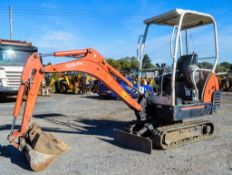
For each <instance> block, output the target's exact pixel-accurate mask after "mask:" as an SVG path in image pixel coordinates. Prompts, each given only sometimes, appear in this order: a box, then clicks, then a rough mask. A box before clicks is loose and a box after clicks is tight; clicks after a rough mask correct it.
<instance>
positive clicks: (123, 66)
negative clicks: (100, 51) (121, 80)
mask: <svg viewBox="0 0 232 175" xmlns="http://www.w3.org/2000/svg"><path fill="white" fill-rule="evenodd" d="M107 62H108V63H109V64H110V65H111V66H113V67H114V68H115V69H117V70H119V71H125V70H136V69H138V66H139V63H138V61H137V59H136V57H124V58H121V59H118V60H116V59H113V58H108V59H107Z"/></svg>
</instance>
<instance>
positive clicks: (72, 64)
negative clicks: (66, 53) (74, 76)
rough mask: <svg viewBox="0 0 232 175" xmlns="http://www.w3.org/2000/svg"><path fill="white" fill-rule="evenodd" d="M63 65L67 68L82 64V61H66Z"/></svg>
mask: <svg viewBox="0 0 232 175" xmlns="http://www.w3.org/2000/svg"><path fill="white" fill-rule="evenodd" d="M65 66H66V67H68V68H72V67H77V66H83V62H75V63H67V64H66V65H65Z"/></svg>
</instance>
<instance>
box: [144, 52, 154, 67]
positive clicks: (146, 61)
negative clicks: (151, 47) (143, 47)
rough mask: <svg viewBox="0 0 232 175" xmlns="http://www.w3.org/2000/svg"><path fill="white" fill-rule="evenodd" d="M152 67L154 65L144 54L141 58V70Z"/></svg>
mask: <svg viewBox="0 0 232 175" xmlns="http://www.w3.org/2000/svg"><path fill="white" fill-rule="evenodd" d="M153 67H154V65H153V64H152V63H151V59H150V57H149V56H148V55H147V54H145V55H144V57H143V68H144V69H147V68H153Z"/></svg>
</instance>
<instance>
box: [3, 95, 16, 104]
mask: <svg viewBox="0 0 232 175" xmlns="http://www.w3.org/2000/svg"><path fill="white" fill-rule="evenodd" d="M15 101H16V97H14V96H12V97H7V96H0V103H14V102H15Z"/></svg>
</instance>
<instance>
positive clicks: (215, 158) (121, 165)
mask: <svg viewBox="0 0 232 175" xmlns="http://www.w3.org/2000/svg"><path fill="white" fill-rule="evenodd" d="M13 101H14V100H8V101H5V102H2V103H0V175H14V174H17V175H19V174H20V175H24V174H25V175H27V174H39V175H45V174H46V175H47V174H48V175H63V174H68V175H74V174H75V175H76V174H77V175H79V174H103V175H104V174H107V175H108V174H120V175H121V174H138V175H141V174H149V175H150V174H220V175H221V174H232V134H231V133H232V128H231V126H232V115H231V113H232V108H231V107H232V106H231V104H232V94H229V93H226V94H223V103H222V108H221V111H220V112H219V113H217V114H216V115H215V116H213V117H210V118H211V119H212V121H213V122H214V123H215V127H216V131H215V136H214V137H213V138H211V139H209V140H206V141H203V142H198V143H194V144H191V145H186V146H182V147H180V148H177V149H173V150H168V151H162V150H153V152H152V154H151V155H147V154H145V153H141V152H137V151H133V150H129V149H125V148H122V147H120V146H119V145H116V144H115V143H114V141H113V128H123V127H124V126H125V125H126V123H127V122H128V121H130V120H132V119H135V116H134V114H133V111H132V110H130V109H129V108H128V107H127V106H126V105H125V104H124V103H123V102H121V101H116V100H103V99H99V98H98V96H96V95H93V96H78V95H60V94H54V95H52V96H51V97H39V99H38V102H37V105H36V109H35V112H34V117H33V121H35V122H37V123H38V124H39V125H41V126H42V128H43V130H44V131H46V132H51V133H53V134H55V135H56V136H57V137H58V138H61V139H63V140H65V142H66V143H68V144H69V145H70V147H71V149H70V150H69V151H68V152H66V153H64V154H63V155H61V156H59V158H58V159H57V160H56V161H55V162H54V163H53V164H52V165H51V166H50V167H49V168H48V169H47V170H45V171H42V172H39V173H35V172H32V171H31V170H30V168H29V166H28V164H27V161H26V158H25V157H24V155H23V154H22V153H20V152H19V151H17V150H15V149H14V148H13V147H12V146H10V145H9V143H8V142H7V139H6V138H7V135H8V134H9V131H10V124H11V121H12V117H11V113H12V109H13V106H14V102H13ZM206 118H208V117H206ZM20 120H21V119H19V120H18V121H17V124H18V125H19V124H20Z"/></svg>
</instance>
